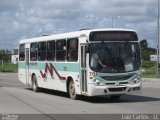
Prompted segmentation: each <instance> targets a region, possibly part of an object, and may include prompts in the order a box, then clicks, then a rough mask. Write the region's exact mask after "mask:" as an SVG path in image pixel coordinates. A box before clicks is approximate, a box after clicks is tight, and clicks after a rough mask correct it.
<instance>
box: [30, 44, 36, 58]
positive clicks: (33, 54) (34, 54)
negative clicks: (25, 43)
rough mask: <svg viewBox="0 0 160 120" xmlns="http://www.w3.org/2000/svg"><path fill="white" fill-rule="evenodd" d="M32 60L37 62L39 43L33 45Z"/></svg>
mask: <svg viewBox="0 0 160 120" xmlns="http://www.w3.org/2000/svg"><path fill="white" fill-rule="evenodd" d="M30 60H31V61H36V60H37V43H31V50H30Z"/></svg>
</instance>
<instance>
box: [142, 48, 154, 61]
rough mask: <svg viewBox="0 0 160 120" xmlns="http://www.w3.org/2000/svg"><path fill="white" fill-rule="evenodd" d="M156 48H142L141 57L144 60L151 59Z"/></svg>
mask: <svg viewBox="0 0 160 120" xmlns="http://www.w3.org/2000/svg"><path fill="white" fill-rule="evenodd" d="M155 54H156V49H155V48H146V49H144V50H141V57H142V60H145V61H150V55H155Z"/></svg>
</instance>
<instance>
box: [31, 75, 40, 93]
mask: <svg viewBox="0 0 160 120" xmlns="http://www.w3.org/2000/svg"><path fill="white" fill-rule="evenodd" d="M32 88H33V91H34V92H38V91H39V87H38V83H37V78H36V75H33V77H32Z"/></svg>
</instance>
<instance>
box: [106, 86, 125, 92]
mask: <svg viewBox="0 0 160 120" xmlns="http://www.w3.org/2000/svg"><path fill="white" fill-rule="evenodd" d="M108 89H109V91H110V92H118V91H125V90H126V87H119V88H108Z"/></svg>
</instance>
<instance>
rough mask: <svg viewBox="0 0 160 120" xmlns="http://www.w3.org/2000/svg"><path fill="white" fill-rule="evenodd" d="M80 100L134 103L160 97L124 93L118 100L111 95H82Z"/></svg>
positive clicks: (159, 99)
mask: <svg viewBox="0 0 160 120" xmlns="http://www.w3.org/2000/svg"><path fill="white" fill-rule="evenodd" d="M80 100H82V101H85V102H90V103H132V102H153V101H160V98H154V97H148V96H139V95H124V96H121V97H120V99H118V100H114V99H111V98H110V97H109V96H97V97H81V99H80Z"/></svg>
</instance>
